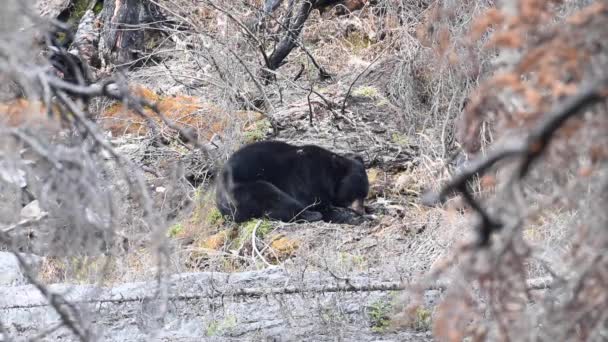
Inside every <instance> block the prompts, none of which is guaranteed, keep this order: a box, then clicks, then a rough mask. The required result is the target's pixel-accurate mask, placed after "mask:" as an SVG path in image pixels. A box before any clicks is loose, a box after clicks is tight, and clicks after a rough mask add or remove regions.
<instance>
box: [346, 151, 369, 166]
mask: <svg viewBox="0 0 608 342" xmlns="http://www.w3.org/2000/svg"><path fill="white" fill-rule="evenodd" d="M345 156H346V157H347V158H350V159H354V160H356V161H358V162H360V163H361V164H362V165H364V164H365V162H364V161H363V157H362V156H360V155H358V154H356V153H347V154H346V155H345Z"/></svg>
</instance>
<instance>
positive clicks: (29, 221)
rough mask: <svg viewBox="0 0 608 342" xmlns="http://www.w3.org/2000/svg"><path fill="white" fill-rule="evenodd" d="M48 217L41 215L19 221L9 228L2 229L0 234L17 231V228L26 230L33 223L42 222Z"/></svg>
mask: <svg viewBox="0 0 608 342" xmlns="http://www.w3.org/2000/svg"><path fill="white" fill-rule="evenodd" d="M48 216H49V215H48V213H43V214H41V215H39V216H37V217H34V218H31V219H24V220H21V221H19V222H17V223H15V224H13V225H10V226H8V227H6V228H4V229H2V232H3V233H10V232H11V231H13V230H15V229H18V228H27V227H29V226H31V225H32V224H34V223H38V222H40V221H42V220H43V219H45V218H47V217H48Z"/></svg>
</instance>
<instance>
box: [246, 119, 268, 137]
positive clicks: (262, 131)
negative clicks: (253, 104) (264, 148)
mask: <svg viewBox="0 0 608 342" xmlns="http://www.w3.org/2000/svg"><path fill="white" fill-rule="evenodd" d="M271 129H272V125H271V124H270V122H269V121H268V120H266V119H263V120H259V121H257V122H256V123H254V124H253V128H251V129H250V130H248V131H246V132H245V143H252V142H256V141H260V140H264V138H266V135H267V134H268V131H270V130H271Z"/></svg>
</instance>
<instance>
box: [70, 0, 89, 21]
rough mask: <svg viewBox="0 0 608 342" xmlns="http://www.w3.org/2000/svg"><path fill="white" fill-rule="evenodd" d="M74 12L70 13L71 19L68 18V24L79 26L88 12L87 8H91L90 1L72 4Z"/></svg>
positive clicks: (80, 0) (85, 0) (84, 0)
mask: <svg viewBox="0 0 608 342" xmlns="http://www.w3.org/2000/svg"><path fill="white" fill-rule="evenodd" d="M72 6H73V7H72V11H71V13H70V18H68V23H71V24H74V25H78V23H79V22H80V19H81V18H82V17H83V16H84V14H85V13H86V11H87V7H88V6H89V1H88V0H75V1H73V2H72Z"/></svg>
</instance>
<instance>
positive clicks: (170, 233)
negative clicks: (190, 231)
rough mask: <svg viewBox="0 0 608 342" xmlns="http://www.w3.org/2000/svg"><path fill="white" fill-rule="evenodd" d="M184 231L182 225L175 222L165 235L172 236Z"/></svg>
mask: <svg viewBox="0 0 608 342" xmlns="http://www.w3.org/2000/svg"><path fill="white" fill-rule="evenodd" d="M183 231H184V226H183V225H182V224H181V223H176V224H174V225H172V226H171V228H169V231H168V232H167V236H169V237H171V238H174V237H176V236H178V235H179V234H180V233H181V232H183Z"/></svg>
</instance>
